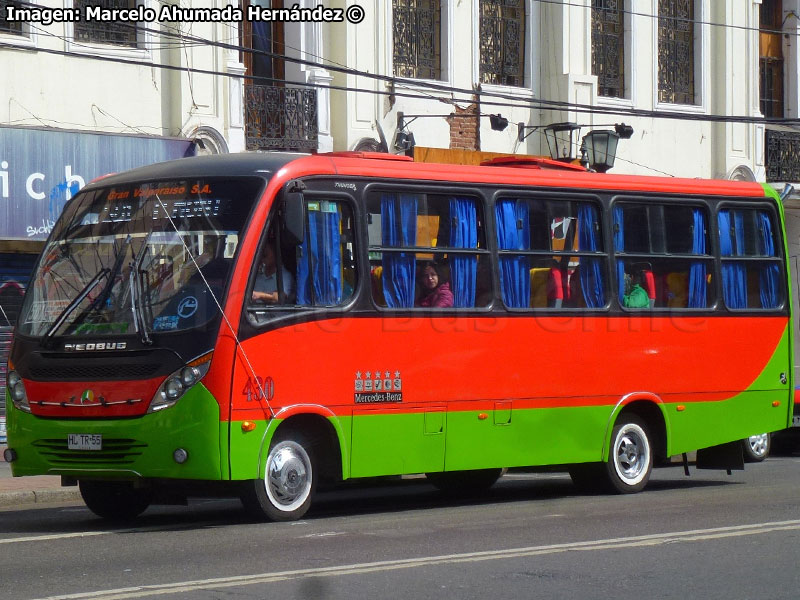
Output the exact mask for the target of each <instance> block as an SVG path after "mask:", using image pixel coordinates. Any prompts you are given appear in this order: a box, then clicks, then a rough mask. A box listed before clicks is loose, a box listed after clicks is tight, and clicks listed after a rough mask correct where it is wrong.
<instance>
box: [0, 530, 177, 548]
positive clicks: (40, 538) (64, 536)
mask: <svg viewBox="0 0 800 600" xmlns="http://www.w3.org/2000/svg"><path fill="white" fill-rule="evenodd" d="M185 527H186V525H167V526H164V525H153V526H152V527H131V528H128V529H102V530H100V531H76V532H74V533H53V534H50V535H30V536H25V537H15V538H2V539H0V544H17V543H21V542H48V541H52V540H68V539H71V538H82V537H95V536H98V535H112V534H114V533H138V532H140V531H142V532H144V531H147V532H150V531H169V530H170V529H183V528H185Z"/></svg>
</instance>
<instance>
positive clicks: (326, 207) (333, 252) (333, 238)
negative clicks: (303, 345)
mask: <svg viewBox="0 0 800 600" xmlns="http://www.w3.org/2000/svg"><path fill="white" fill-rule="evenodd" d="M320 207H321V210H308V211H306V214H307V215H308V227H307V228H306V232H305V235H304V236H303V244H302V246H301V249H302V255H301V257H300V259H299V260H298V262H297V303H298V304H304V305H311V304H314V305H329V306H330V305H335V304H341V302H342V244H341V232H340V227H339V224H340V222H341V217H340V215H339V209H338V207H337V205H336V204H335V203H333V202H324V201H323V202H320ZM309 263H310V264H309ZM309 269H310V270H309Z"/></svg>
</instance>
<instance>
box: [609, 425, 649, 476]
mask: <svg viewBox="0 0 800 600" xmlns="http://www.w3.org/2000/svg"><path fill="white" fill-rule="evenodd" d="M613 457H614V470H615V471H616V472H617V475H618V476H619V478H620V480H621V481H622V482H623V483H625V484H626V485H636V484H638V483H641V481H642V480H643V479H644V478H645V477H646V476H647V473H648V471H649V466H650V444H649V443H648V441H647V434H645V432H644V430H643V429H642V428H641V427H639V426H638V425H636V424H635V423H627V424H626V425H624V426H623V427H622V428H620V430H619V431H618V432H617V436H616V438H614V448H613Z"/></svg>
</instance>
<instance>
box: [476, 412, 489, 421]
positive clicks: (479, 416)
mask: <svg viewBox="0 0 800 600" xmlns="http://www.w3.org/2000/svg"><path fill="white" fill-rule="evenodd" d="M488 418H489V415H487V414H486V413H478V420H479V421H485V420H486V419H488Z"/></svg>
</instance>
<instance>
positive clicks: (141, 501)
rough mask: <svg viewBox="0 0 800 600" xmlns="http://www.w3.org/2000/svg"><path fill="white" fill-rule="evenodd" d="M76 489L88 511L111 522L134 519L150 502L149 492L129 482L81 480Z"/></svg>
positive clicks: (150, 495)
mask: <svg viewBox="0 0 800 600" xmlns="http://www.w3.org/2000/svg"><path fill="white" fill-rule="evenodd" d="M78 487H79V488H80V491H81V496H82V497H83V501H84V502H85V503H86V506H87V507H89V510H91V511H92V512H93V513H94V514H96V515H97V516H98V517H103V518H104V519H109V520H111V521H130V520H132V519H135V518H136V517H138V516H139V515H140V514H142V513H143V512H144V511H145V510H146V509H147V507H148V506H150V502H151V501H152V492H151V490H149V489H147V488H137V487H134V485H133V483H131V482H129V481H91V480H81V481H80V482H79V483H78Z"/></svg>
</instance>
